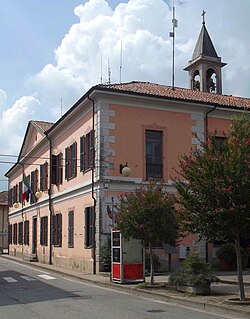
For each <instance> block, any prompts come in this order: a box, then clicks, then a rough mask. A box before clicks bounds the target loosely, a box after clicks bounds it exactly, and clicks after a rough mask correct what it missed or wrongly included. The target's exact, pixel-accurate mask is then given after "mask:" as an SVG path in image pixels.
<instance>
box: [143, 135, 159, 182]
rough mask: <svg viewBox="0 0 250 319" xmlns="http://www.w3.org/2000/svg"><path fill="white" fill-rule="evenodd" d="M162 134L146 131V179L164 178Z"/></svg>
mask: <svg viewBox="0 0 250 319" xmlns="http://www.w3.org/2000/svg"><path fill="white" fill-rule="evenodd" d="M162 135H163V134H162V132H161V131H151V130H147V131H146V178H147V179H149V178H153V179H162V178H163V158H162V153H163V152H162Z"/></svg>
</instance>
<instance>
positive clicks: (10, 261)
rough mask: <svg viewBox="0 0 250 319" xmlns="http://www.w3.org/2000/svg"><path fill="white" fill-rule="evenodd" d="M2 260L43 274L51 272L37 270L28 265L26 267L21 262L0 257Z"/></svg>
mask: <svg viewBox="0 0 250 319" xmlns="http://www.w3.org/2000/svg"><path fill="white" fill-rule="evenodd" d="M0 259H2V260H4V261H7V262H9V263H12V264H16V265H18V266H21V267H24V268H28V269H32V270H35V271H37V272H41V273H43V274H49V272H47V271H44V270H39V269H37V268H35V267H31V266H27V265H24V264H22V263H20V262H17V261H13V260H10V259H8V258H5V257H0ZM38 267H39V266H38Z"/></svg>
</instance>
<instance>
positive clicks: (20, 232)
mask: <svg viewBox="0 0 250 319" xmlns="http://www.w3.org/2000/svg"><path fill="white" fill-rule="evenodd" d="M18 244H19V245H22V244H23V222H21V223H18Z"/></svg>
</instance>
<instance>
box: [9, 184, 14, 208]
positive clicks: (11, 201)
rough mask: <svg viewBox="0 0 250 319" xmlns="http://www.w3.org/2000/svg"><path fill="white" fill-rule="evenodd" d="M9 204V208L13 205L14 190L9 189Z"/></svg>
mask: <svg viewBox="0 0 250 319" xmlns="http://www.w3.org/2000/svg"><path fill="white" fill-rule="evenodd" d="M8 204H9V207H11V206H12V205H13V188H11V189H9V192H8Z"/></svg>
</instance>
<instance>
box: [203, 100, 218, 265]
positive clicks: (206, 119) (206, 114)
mask: <svg viewBox="0 0 250 319" xmlns="http://www.w3.org/2000/svg"><path fill="white" fill-rule="evenodd" d="M215 109H216V106H214V107H213V108H212V109H211V110H208V111H207V112H206V113H205V141H206V142H207V141H208V114H209V113H211V112H213V111H215ZM206 263H208V242H207V241H206Z"/></svg>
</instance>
